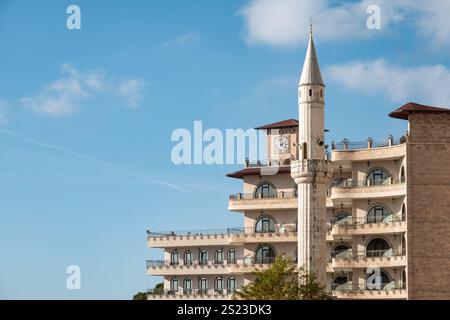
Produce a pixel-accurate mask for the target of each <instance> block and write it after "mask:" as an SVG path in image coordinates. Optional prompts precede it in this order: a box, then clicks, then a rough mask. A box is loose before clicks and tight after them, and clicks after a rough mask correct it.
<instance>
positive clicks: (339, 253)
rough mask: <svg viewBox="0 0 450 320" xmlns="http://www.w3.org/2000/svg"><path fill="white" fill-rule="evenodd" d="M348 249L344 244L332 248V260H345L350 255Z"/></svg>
mask: <svg viewBox="0 0 450 320" xmlns="http://www.w3.org/2000/svg"><path fill="white" fill-rule="evenodd" d="M349 249H350V248H349V247H348V246H347V245H345V244H340V245H338V246H336V247H335V248H334V250H333V251H332V252H331V257H333V258H338V259H339V258H341V259H342V258H347V257H349V255H350V252H349V251H348V250H349Z"/></svg>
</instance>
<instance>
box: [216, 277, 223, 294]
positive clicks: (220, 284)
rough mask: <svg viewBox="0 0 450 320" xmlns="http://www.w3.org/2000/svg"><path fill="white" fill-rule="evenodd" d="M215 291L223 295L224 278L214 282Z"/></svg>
mask: <svg viewBox="0 0 450 320" xmlns="http://www.w3.org/2000/svg"><path fill="white" fill-rule="evenodd" d="M214 291H215V292H216V293H223V280H222V277H217V278H216V279H215V280H214Z"/></svg>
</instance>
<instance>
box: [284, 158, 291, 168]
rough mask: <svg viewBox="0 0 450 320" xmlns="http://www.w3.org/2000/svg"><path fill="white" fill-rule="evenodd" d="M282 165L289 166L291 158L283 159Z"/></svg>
mask: <svg viewBox="0 0 450 320" xmlns="http://www.w3.org/2000/svg"><path fill="white" fill-rule="evenodd" d="M283 165H284V166H290V165H291V160H290V159H286V160H284V162H283Z"/></svg>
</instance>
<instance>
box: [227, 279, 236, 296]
mask: <svg viewBox="0 0 450 320" xmlns="http://www.w3.org/2000/svg"><path fill="white" fill-rule="evenodd" d="M227 288H228V293H235V292H236V279H235V278H234V277H229V278H228V283H227Z"/></svg>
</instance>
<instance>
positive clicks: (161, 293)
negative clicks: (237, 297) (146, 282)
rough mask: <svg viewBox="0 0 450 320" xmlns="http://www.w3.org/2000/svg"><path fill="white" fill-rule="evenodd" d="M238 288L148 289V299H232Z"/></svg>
mask: <svg viewBox="0 0 450 320" xmlns="http://www.w3.org/2000/svg"><path fill="white" fill-rule="evenodd" d="M235 293H236V290H227V289H223V290H214V289H191V290H183V289H181V290H180V291H176V292H174V291H170V290H164V289H153V290H147V300H230V299H232V298H233V296H234V294H235Z"/></svg>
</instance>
